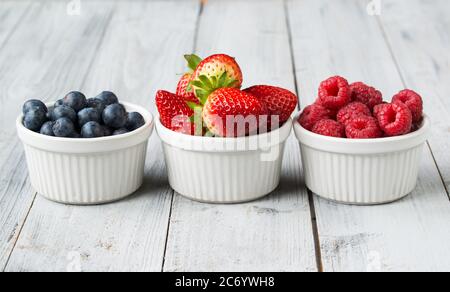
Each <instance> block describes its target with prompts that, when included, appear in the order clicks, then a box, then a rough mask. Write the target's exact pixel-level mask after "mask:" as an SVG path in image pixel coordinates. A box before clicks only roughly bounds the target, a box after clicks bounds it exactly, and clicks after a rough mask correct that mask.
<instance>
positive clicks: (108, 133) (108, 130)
mask: <svg viewBox="0 0 450 292" xmlns="http://www.w3.org/2000/svg"><path fill="white" fill-rule="evenodd" d="M112 134H113V129H111V128H110V127H107V126H103V136H112Z"/></svg>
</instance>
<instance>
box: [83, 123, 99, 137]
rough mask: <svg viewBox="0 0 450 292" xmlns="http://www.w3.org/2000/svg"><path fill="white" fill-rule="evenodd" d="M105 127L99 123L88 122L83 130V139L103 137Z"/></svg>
mask: <svg viewBox="0 0 450 292" xmlns="http://www.w3.org/2000/svg"><path fill="white" fill-rule="evenodd" d="M103 135H104V129H103V126H102V125H100V124H99V123H97V122H87V123H86V124H85V125H84V126H83V128H81V137H83V138H98V137H103Z"/></svg>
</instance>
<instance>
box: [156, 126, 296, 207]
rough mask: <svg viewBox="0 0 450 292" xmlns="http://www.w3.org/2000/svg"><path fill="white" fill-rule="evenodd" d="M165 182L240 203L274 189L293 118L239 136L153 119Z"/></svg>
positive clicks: (195, 195)
mask: <svg viewBox="0 0 450 292" xmlns="http://www.w3.org/2000/svg"><path fill="white" fill-rule="evenodd" d="M156 129H157V132H158V134H159V136H160V138H161V140H162V144H163V149H164V155H165V159H166V165H167V169H168V174H169V183H170V186H171V187H172V188H173V189H174V190H175V191H176V192H178V193H179V194H181V195H183V196H185V197H187V198H189V199H192V200H195V201H200V202H207V203H240V202H247V201H252V200H256V199H258V198H261V197H264V196H265V195H268V194H269V193H271V192H272V191H274V190H275V189H276V188H277V186H278V184H279V182H280V173H281V163H282V160H283V153H284V146H285V141H286V139H287V138H288V136H289V134H290V132H291V130H292V120H289V121H288V122H286V124H284V125H283V126H282V127H281V128H280V129H278V130H275V131H272V132H270V133H266V134H260V135H254V136H250V137H240V138H212V137H199V136H189V135H185V134H180V133H176V132H174V131H171V130H169V129H167V128H166V127H164V126H163V125H162V124H161V122H160V121H159V119H156Z"/></svg>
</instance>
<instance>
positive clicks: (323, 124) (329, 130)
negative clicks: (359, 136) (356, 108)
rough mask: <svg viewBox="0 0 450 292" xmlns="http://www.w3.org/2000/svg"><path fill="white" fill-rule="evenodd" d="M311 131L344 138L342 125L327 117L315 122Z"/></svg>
mask: <svg viewBox="0 0 450 292" xmlns="http://www.w3.org/2000/svg"><path fill="white" fill-rule="evenodd" d="M312 131H313V132H314V133H316V134H319V135H323V136H329V137H336V138H345V129H344V126H343V125H342V124H341V123H338V122H336V121H333V120H329V119H328V120H321V121H319V122H317V123H316V125H315V126H314V127H313V129H312Z"/></svg>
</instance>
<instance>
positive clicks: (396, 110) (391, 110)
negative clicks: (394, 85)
mask: <svg viewBox="0 0 450 292" xmlns="http://www.w3.org/2000/svg"><path fill="white" fill-rule="evenodd" d="M376 118H377V119H378V123H379V125H380V128H381V130H383V132H384V133H385V134H386V136H388V137H393V136H401V135H404V134H407V133H409V132H410V131H411V128H412V113H411V110H410V109H409V108H408V107H407V106H406V105H405V104H404V103H388V104H382V105H379V106H377V107H376Z"/></svg>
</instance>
